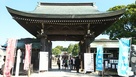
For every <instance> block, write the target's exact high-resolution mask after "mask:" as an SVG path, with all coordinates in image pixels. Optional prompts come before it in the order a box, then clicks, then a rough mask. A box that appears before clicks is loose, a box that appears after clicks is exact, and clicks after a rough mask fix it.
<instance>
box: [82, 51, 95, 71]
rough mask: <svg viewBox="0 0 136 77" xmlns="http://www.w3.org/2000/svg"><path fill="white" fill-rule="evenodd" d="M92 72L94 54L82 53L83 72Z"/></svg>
mask: <svg viewBox="0 0 136 77" xmlns="http://www.w3.org/2000/svg"><path fill="white" fill-rule="evenodd" d="M87 71H91V72H94V54H93V53H84V72H85V73H86V72H87Z"/></svg>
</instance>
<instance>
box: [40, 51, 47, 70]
mask: <svg viewBox="0 0 136 77" xmlns="http://www.w3.org/2000/svg"><path fill="white" fill-rule="evenodd" d="M44 70H46V71H48V52H45V51H44V52H40V63H39V71H44Z"/></svg>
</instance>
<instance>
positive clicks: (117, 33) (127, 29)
mask: <svg viewBox="0 0 136 77" xmlns="http://www.w3.org/2000/svg"><path fill="white" fill-rule="evenodd" d="M124 8H125V9H126V11H125V13H124V14H123V15H122V16H121V17H120V18H119V20H118V21H116V22H115V23H114V24H113V25H112V26H111V27H110V28H108V29H107V30H106V31H105V32H104V34H108V35H109V37H110V39H116V38H122V37H126V38H127V37H135V38H136V4H129V5H127V6H125V5H119V6H115V7H113V8H110V9H109V10H108V11H116V10H120V9H124ZM132 43H136V41H135V39H133V40H132Z"/></svg>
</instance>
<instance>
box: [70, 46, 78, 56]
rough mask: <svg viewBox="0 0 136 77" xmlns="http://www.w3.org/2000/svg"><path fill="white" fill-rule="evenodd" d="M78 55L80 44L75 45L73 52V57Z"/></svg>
mask: <svg viewBox="0 0 136 77" xmlns="http://www.w3.org/2000/svg"><path fill="white" fill-rule="evenodd" d="M78 53H79V45H78V44H75V45H74V48H73V50H72V55H73V56H77V55H78Z"/></svg>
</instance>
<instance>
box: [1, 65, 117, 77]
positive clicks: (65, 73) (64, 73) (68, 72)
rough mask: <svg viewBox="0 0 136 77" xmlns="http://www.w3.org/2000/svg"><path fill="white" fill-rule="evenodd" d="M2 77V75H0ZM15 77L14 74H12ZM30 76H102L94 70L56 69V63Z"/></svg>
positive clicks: (25, 76)
mask: <svg viewBox="0 0 136 77" xmlns="http://www.w3.org/2000/svg"><path fill="white" fill-rule="evenodd" d="M0 77H2V75H0ZM12 77H15V76H12ZM19 77H28V76H27V75H23V76H22V75H20V76H19ZM30 77H102V76H98V74H97V73H96V72H93V73H84V72H81V71H80V73H77V72H76V70H69V69H66V70H65V69H64V68H62V69H61V70H58V67H57V65H56V63H54V64H53V65H52V69H50V70H49V71H45V72H34V73H32V74H31V75H30ZM104 77H117V76H104Z"/></svg>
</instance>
